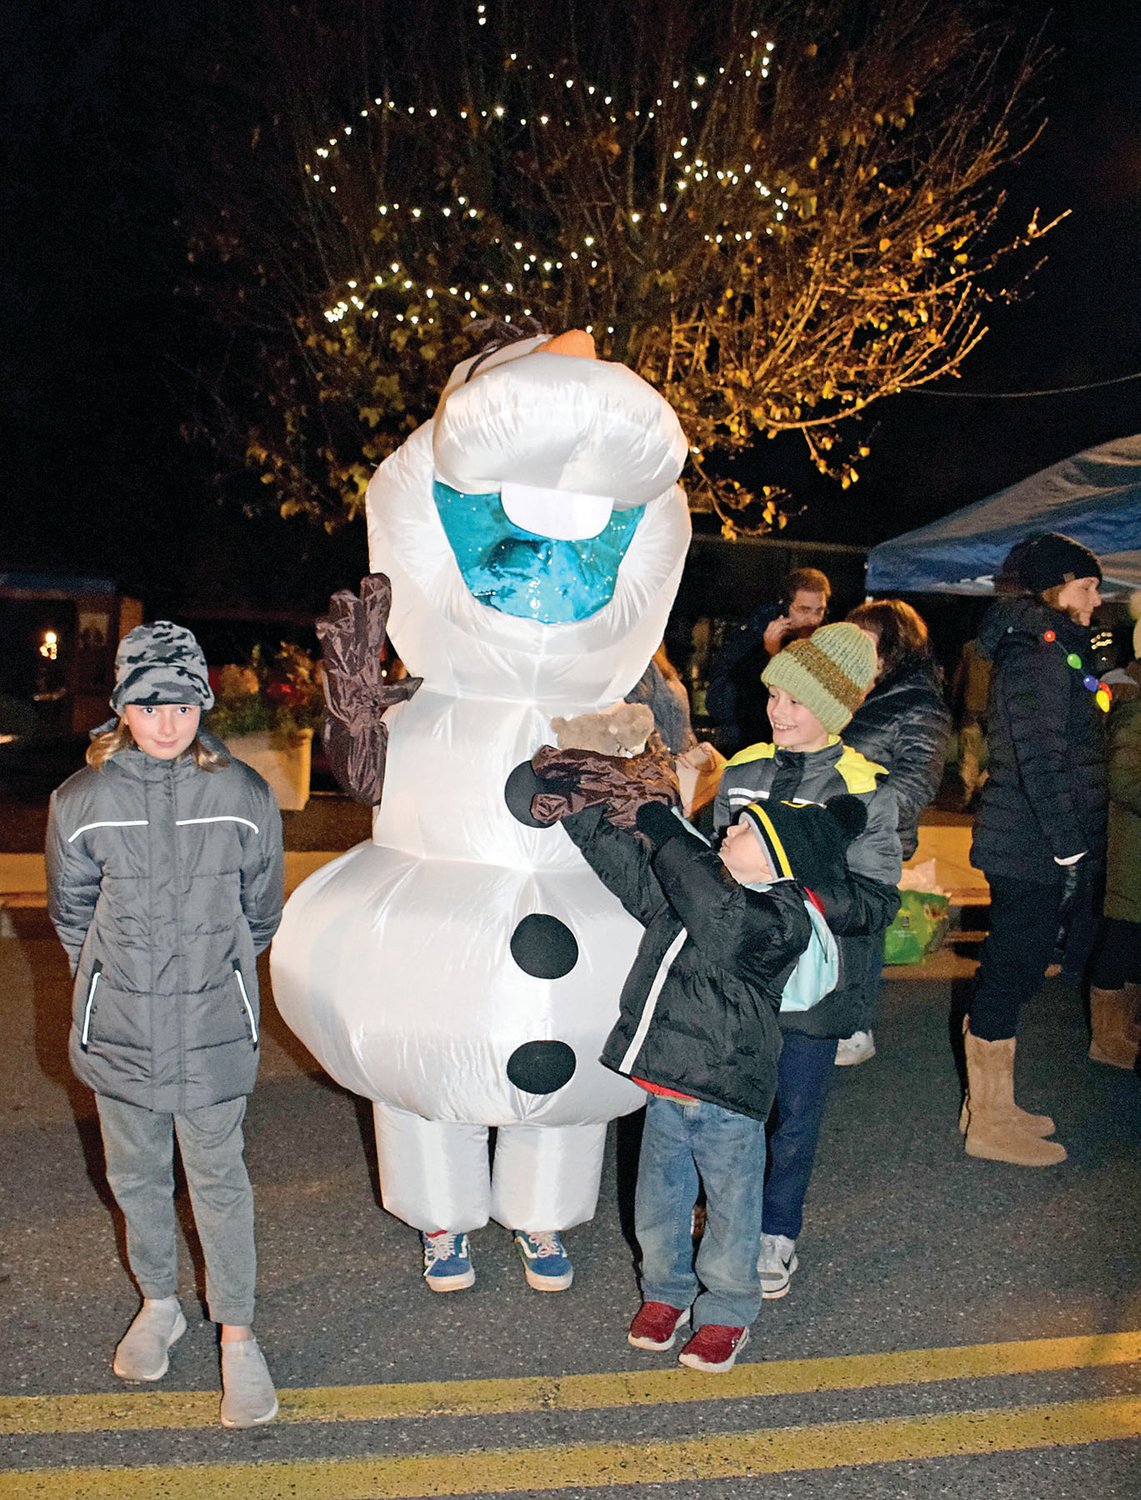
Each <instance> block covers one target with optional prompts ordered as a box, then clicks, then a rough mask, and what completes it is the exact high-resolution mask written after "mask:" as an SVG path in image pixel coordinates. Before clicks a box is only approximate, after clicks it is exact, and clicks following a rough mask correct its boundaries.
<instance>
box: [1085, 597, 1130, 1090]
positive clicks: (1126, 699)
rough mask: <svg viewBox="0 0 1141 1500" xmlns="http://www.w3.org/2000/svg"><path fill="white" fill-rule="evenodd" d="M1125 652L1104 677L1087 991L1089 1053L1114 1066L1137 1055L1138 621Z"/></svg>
mask: <svg viewBox="0 0 1141 1500" xmlns="http://www.w3.org/2000/svg"><path fill="white" fill-rule="evenodd" d="M1133 657H1134V659H1133V661H1131V662H1130V663H1129V665H1128V666H1127V667H1124V668H1122V669H1120V670H1118V671H1114V672H1113V673H1111V674H1110V677H1111V680H1112V692H1113V707H1112V709H1111V711H1110V715H1109V755H1108V765H1109V778H1108V789H1109V841H1108V850H1107V853H1106V865H1105V904H1104V908H1103V912H1104V916H1103V920H1102V926H1101V934H1100V938H1099V941H1098V945H1097V949H1096V951H1095V953H1094V961H1093V968H1092V970H1091V973H1090V992H1089V1004H1090V1031H1091V1033H1092V1035H1091V1040H1090V1049H1089V1055H1090V1057H1091V1058H1093V1060H1094V1061H1095V1062H1101V1063H1110V1064H1111V1065H1112V1066H1113V1067H1117V1068H1136V1067H1137V1066H1138V1062H1139V1060H1141V1058H1139V1050H1138V1049H1139V1044H1141V660H1138V658H1139V657H1141V621H1139V622H1138V624H1137V625H1136V626H1135V628H1134V631H1133ZM1103 682H1104V679H1103Z"/></svg>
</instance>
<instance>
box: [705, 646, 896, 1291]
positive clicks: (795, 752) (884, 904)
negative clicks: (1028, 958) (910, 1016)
mask: <svg viewBox="0 0 1141 1500" xmlns="http://www.w3.org/2000/svg"><path fill="white" fill-rule="evenodd" d="M875 671H876V652H875V646H874V645H873V643H872V640H871V638H870V636H868V635H866V634H865V633H864V632H863V631H862V630H860V629H859V628H858V627H857V626H855V625H849V624H847V623H844V624H837V625H823V626H821V628H820V629H819V630H816V631H814V632H813V634H812V635H811V636H808V637H807V638H805V639H803V640H797V641H793V642H792V644H791V645H789V646H786V647H785V649H784V650H783V651H781V652H779V653H778V654H777V655H776V656H774V657H773V658H772V660H771V661H770V662H769V663H768V665H767V666H766V667H765V669H764V671H763V672H762V673H761V681H762V682H763V683H764V684H765V686H766V687H767V688H768V692H769V700H768V718H769V724H770V726H771V728H772V740H771V741H766V742H764V743H761V744H756V745H749V746H747V747H746V748H745V749H744V750H742V751H740V752H739V754H737V755H735V756H734V757H733V759H732V760H731V761H729V763H728V764H727V765H726V767H725V770H724V772H723V773H722V777H721V785H720V788H719V790H718V793H717V798H716V802H715V804H714V823H715V826H716V829H717V831H718V832H719V833H720V832H723V831H724V830H725V829H726V828H728V827H730V826H731V825H732V824H733V823H735V822H736V821H737V819H738V818H739V817H740V815H741V813H742V812H743V811H744V810H745V809H746V808H747V807H748V806H749V804H750V803H754V802H759V803H760V804H761V805H762V806H763V805H764V804H765V803H766V802H772V803H774V804H776V803H779V802H793V803H797V802H821V803H826V802H827V801H828V800H829V798H830V797H834V796H836V795H838V794H840V793H843V792H848V793H851V794H852V795H854V796H856V797H858V798H859V800H860V801H861V802H862V803H863V804H864V807H865V810H866V812H867V826H866V828H865V830H864V832H863V833H862V834H860V836H859V837H858V838H856V839H854V840H853V841H852V843H851V844H850V845H849V846H848V850H847V863H848V870H849V873H850V877H851V878H850V879H849V880H848V881H847V882H846V883H845V884H843V885H839V886H837V888H836V890H835V891H834V892H832V893H827V892H818V893H817V894H818V895H820V896H821V899H822V901H823V904H824V909H825V912H826V915H827V917H828V921H829V925H830V926H831V927H832V930H833V931H834V932H835V934H836V937H837V941H838V943H839V946H840V953H841V964H842V973H843V974H848V975H852V976H853V977H854V981H855V982H853V983H847V982H845V981H844V980H843V979H841V982H840V985H839V986H838V987H837V989H836V990H834V991H833V993H832V994H830V995H828V996H827V997H826V998H825V999H824V1000H822V1001H821V1002H820V1004H819V1005H816V1006H814V1007H813V1008H812V1009H811V1010H808V1011H802V1012H788V1013H782V1015H781V1016H780V1027H781V1032H782V1037H783V1044H784V1045H783V1048H782V1051H781V1057H780V1065H779V1071H778V1080H777V1097H776V1103H775V1105H774V1106H773V1112H772V1114H771V1115H770V1117H769V1151H768V1168H767V1172H766V1177H765V1194H764V1220H763V1232H762V1235H761V1245H760V1260H759V1270H760V1275H761V1287H762V1294H763V1296H765V1297H766V1298H769V1299H773V1298H777V1297H783V1296H785V1295H786V1294H787V1293H788V1290H789V1282H790V1278H791V1276H792V1274H793V1272H794V1271H795V1270H796V1269H797V1264H798V1261H797V1255H796V1241H797V1238H798V1237H799V1235H800V1230H801V1224H802V1218H803V1210H804V1198H805V1194H806V1193H807V1191H808V1184H809V1180H810V1178H811V1175H812V1167H813V1163H814V1160H815V1156H816V1143H817V1140H818V1139H819V1135H820V1125H821V1122H822V1120H823V1117H824V1106H825V1102H826V1100H827V1096H828V1086H829V1083H830V1082H831V1079H832V1075H833V1072H834V1063H835V1058H836V1045H837V1042H838V1041H839V1039H840V1037H844V1036H850V1035H851V1034H852V1032H853V1031H854V1030H855V1028H856V1025H857V1023H858V1021H859V1014H858V1011H857V1006H858V1002H859V980H860V977H861V976H862V975H864V974H865V973H866V971H867V968H868V963H869V958H870V952H869V943H870V941H871V940H870V939H869V938H868V937H867V936H866V934H868V933H876V934H878V933H879V932H880V931H882V930H883V928H885V927H886V926H887V925H888V924H889V923H890V921H891V919H892V917H893V916H894V915H895V912H896V910H897V908H898V906H899V891H898V885H899V876H900V846H899V834H898V831H897V827H896V824H897V813H896V803H895V795H894V793H893V792H892V790H891V788H890V786H889V785H888V776H887V772H886V771H885V770H884V768H883V767H882V766H879V765H876V764H875V763H874V762H872V761H869V760H867V759H866V758H865V757H864V756H863V755H861V754H860V753H859V752H858V751H856V750H852V749H850V748H849V747H848V746H846V745H845V744H844V742H843V740H842V739H841V737H840V736H841V731H842V730H843V729H844V728H845V727H846V725H847V724H848V721H849V720H850V719H851V717H852V714H853V713H854V712H855V710H856V709H857V708H858V707H859V705H860V703H861V702H862V701H863V698H864V695H865V694H866V693H867V691H868V689H869V688H870V687H871V684H872V680H873V678H874V677H875Z"/></svg>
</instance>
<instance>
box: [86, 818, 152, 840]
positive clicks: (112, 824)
mask: <svg viewBox="0 0 1141 1500" xmlns="http://www.w3.org/2000/svg"><path fill="white" fill-rule="evenodd" d="M149 821H150V820H149V819H147V818H124V819H122V821H119V820H118V819H116V818H111V819H108V821H107V822H106V823H84V825H83V827H82V828H77V829H76V830H75V832H74V833H69V834H68V836H67V842H68V843H69V844H73V843H74V842H75V840H76V839H77V838H78V837H79V835H80V834H81V833H86V832H87V831H88V830H89V829H91V828H146V826H147V824H148V822H149Z"/></svg>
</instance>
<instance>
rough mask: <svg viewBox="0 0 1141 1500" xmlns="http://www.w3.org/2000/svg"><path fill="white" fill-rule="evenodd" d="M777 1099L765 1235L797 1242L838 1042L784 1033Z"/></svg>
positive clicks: (771, 1124)
mask: <svg viewBox="0 0 1141 1500" xmlns="http://www.w3.org/2000/svg"><path fill="white" fill-rule="evenodd" d="M782 1040H783V1042H784V1045H783V1046H782V1047H781V1053H780V1063H779V1065H778V1071H777V1097H776V1103H775V1104H774V1105H773V1112H772V1114H771V1115H770V1116H769V1165H768V1175H767V1177H766V1179H765V1212H764V1231H765V1233H766V1234H783V1235H785V1236H787V1238H788V1239H790V1240H795V1239H796V1238H797V1237H798V1236H799V1234H800V1229H801V1224H802V1222H803V1218H804V1197H805V1194H806V1193H807V1192H808V1183H809V1180H810V1178H811V1177H812V1165H813V1162H815V1160H816V1142H817V1141H818V1140H819V1139H820V1124H821V1121H822V1120H823V1119H824V1105H825V1104H826V1103H827V1100H828V1086H829V1084H830V1083H831V1082H832V1074H833V1071H834V1069H835V1065H836V1038H835V1037H827V1036H826V1037H820V1036H806V1035H805V1034H804V1033H803V1032H800V1031H786V1032H783V1033H782Z"/></svg>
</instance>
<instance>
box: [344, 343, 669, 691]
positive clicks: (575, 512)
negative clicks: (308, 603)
mask: <svg viewBox="0 0 1141 1500" xmlns="http://www.w3.org/2000/svg"><path fill="white" fill-rule="evenodd" d="M685 454H686V442H685V437H684V435H683V433H682V431H681V427H680V425H679V423H678V420H677V417H676V415H675V414H674V412H673V409H672V408H671V407H670V405H669V404H668V402H666V401H665V400H663V398H662V397H661V396H660V395H658V393H657V392H656V391H655V390H654V389H653V388H652V387H651V386H649V385H648V384H647V383H646V382H645V381H644V380H642V379H641V378H640V377H639V376H637V375H635V374H634V372H633V371H632V370H628V369H626V368H625V367H624V366H622V365H615V364H609V363H607V362H605V361H603V360H599V359H596V358H595V357H594V345H593V340H592V339H591V337H590V335H589V334H587V333H584V332H582V331H581V330H575V331H573V332H572V333H570V334H563V335H560V336H559V337H558V338H557V339H552V338H549V337H548V336H547V335H538V336H534V337H525V338H523V339H519V340H515V341H513V342H508V343H506V344H502V345H497V346H495V347H493V348H492V349H490V350H485V351H483V352H482V353H481V354H478V355H476V356H474V357H473V358H471V359H468V360H465V361H464V362H463V363H462V364H460V365H458V366H457V367H456V369H455V370H454V371H453V373H452V375H451V377H450V379H449V380H448V383H447V385H446V387H445V389H444V392H443V394H442V396H441V397H440V401H439V405H438V407H437V409H436V413H435V415H434V416H433V418H432V419H431V420H430V421H428V422H425V423H424V424H423V426H421V427H420V428H418V429H417V431H416V432H414V433H413V434H412V436H411V437H410V438H409V439H408V440H407V441H406V442H405V443H404V444H403V445H402V446H401V447H400V448H398V449H397V450H396V452H395V453H393V454H392V455H391V456H390V457H388V458H387V459H385V461H384V462H383V463H382V464H381V466H380V468H379V469H378V470H377V471H376V473H375V474H374V475H373V478H372V481H371V483H370V484H369V489H368V501H367V507H366V508H367V515H368V527H369V560H370V565H371V567H372V570H373V571H374V572H382V573H386V574H387V575H388V576H389V577H390V578H391V580H392V612H391V615H390V617H389V623H388V630H389V634H390V636H391V638H392V641H393V644H394V645H395V647H396V649H397V651H398V652H399V654H400V656H401V658H402V659H403V660H404V661H405V662H406V663H407V665H408V668H409V670H410V671H411V672H413V673H414V674H415V675H416V676H418V677H422V678H424V681H425V687H426V688H436V689H438V690H439V691H441V692H446V693H449V694H463V695H475V694H484V695H492V696H495V697H497V698H525V699H527V700H531V699H534V698H536V697H542V699H543V701H544V703H549V704H550V705H551V708H552V711H554V712H558V713H582V712H585V711H587V710H588V709H592V708H595V707H597V706H598V704H599V703H600V702H607V703H612V702H614V701H615V700H616V699H618V698H621V697H622V696H623V695H624V694H625V693H626V692H628V691H629V689H630V688H631V687H632V686H633V685H634V683H635V682H637V680H638V678H639V677H640V676H641V674H642V672H643V671H644V670H645V666H646V662H647V661H648V660H649V658H650V657H651V656H652V654H653V652H654V648H655V647H656V646H657V644H658V642H659V641H660V640H661V638H662V635H663V633H664V631H665V625H666V620H667V618H668V615H669V610H670V606H671V604H672V602H673V597H674V594H675V592H676V590H677V585H678V580H679V579H680V577H681V569H682V565H683V563H684V560H685V554H686V550H687V548H688V545H689V535H690V528H689V512H688V507H687V505H686V501H685V496H684V494H683V492H682V490H681V488H680V486H679V485H678V484H677V483H676V480H677V476H678V474H679V473H680V471H681V467H682V464H683V462H684V459H685Z"/></svg>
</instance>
